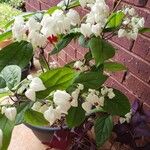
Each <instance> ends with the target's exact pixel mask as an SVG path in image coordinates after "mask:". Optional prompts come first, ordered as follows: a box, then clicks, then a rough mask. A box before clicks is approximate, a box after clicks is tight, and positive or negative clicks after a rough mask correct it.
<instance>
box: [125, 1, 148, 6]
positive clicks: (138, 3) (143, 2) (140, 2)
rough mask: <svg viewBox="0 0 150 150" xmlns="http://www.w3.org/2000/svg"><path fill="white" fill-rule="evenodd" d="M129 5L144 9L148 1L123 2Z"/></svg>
mask: <svg viewBox="0 0 150 150" xmlns="http://www.w3.org/2000/svg"><path fill="white" fill-rule="evenodd" d="M124 1H125V2H128V3H130V4H134V5H136V6H140V7H144V6H145V5H146V3H147V1H148V0H124Z"/></svg>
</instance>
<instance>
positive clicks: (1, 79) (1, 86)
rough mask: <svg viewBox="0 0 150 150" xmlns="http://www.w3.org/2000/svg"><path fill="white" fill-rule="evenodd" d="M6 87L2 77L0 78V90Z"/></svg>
mask: <svg viewBox="0 0 150 150" xmlns="http://www.w3.org/2000/svg"><path fill="white" fill-rule="evenodd" d="M5 87H6V81H5V80H4V78H3V77H2V76H0V89H1V88H5Z"/></svg>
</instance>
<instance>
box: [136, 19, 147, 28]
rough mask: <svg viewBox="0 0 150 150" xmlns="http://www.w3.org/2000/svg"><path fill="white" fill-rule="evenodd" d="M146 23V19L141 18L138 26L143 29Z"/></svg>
mask: <svg viewBox="0 0 150 150" xmlns="http://www.w3.org/2000/svg"><path fill="white" fill-rule="evenodd" d="M144 23H145V20H144V18H141V19H140V20H139V21H138V23H137V24H138V25H139V27H140V28H143V27H144Z"/></svg>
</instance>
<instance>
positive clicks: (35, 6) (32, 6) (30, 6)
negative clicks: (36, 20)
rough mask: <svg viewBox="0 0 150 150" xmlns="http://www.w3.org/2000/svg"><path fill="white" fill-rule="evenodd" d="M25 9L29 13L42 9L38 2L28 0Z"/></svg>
mask: <svg viewBox="0 0 150 150" xmlns="http://www.w3.org/2000/svg"><path fill="white" fill-rule="evenodd" d="M25 7H26V10H27V11H37V10H39V9H40V3H39V2H38V1H37V0H26V4H25Z"/></svg>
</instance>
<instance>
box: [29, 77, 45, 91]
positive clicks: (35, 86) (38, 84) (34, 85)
mask: <svg viewBox="0 0 150 150" xmlns="http://www.w3.org/2000/svg"><path fill="white" fill-rule="evenodd" d="M29 87H30V88H31V89H32V90H34V91H35V92H38V91H44V90H45V89H46V87H45V85H44V84H43V82H42V80H41V79H40V78H39V77H35V78H33V79H32V81H31V83H30V85H29Z"/></svg>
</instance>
